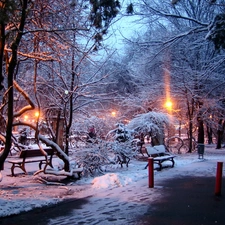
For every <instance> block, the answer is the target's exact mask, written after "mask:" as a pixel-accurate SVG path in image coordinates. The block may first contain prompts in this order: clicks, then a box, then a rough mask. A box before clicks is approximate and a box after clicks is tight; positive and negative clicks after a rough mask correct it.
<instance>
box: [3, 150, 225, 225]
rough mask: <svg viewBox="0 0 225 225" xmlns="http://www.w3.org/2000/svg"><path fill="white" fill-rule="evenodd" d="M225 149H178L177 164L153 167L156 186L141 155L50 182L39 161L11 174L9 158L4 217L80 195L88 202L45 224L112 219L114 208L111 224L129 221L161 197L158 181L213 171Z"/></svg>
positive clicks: (80, 222)
mask: <svg viewBox="0 0 225 225" xmlns="http://www.w3.org/2000/svg"><path fill="white" fill-rule="evenodd" d="M80 150H81V149H78V150H77V151H80ZM224 153H225V149H223V150H219V151H218V150H215V146H212V147H211V146H210V147H206V149H205V154H204V158H203V159H199V158H198V154H197V152H195V153H192V154H182V155H176V157H175V166H174V168H170V167H168V168H164V169H163V170H162V171H157V170H154V187H153V188H149V187H148V169H144V167H145V165H146V161H143V160H137V159H132V160H131V162H130V164H129V167H128V168H126V167H124V168H121V167H120V166H118V165H113V166H107V167H105V168H104V169H105V172H104V174H103V175H101V174H99V175H96V176H95V177H88V178H85V177H82V178H81V179H80V180H78V181H71V182H69V183H67V184H60V183H59V182H57V180H55V179H60V177H59V178H56V177H54V180H52V179H53V178H52V179H51V177H49V176H48V185H46V184H43V182H42V181H43V179H44V178H46V175H43V174H39V175H37V176H33V175H32V174H33V172H34V171H36V170H37V164H36V163H30V164H27V170H28V171H29V174H28V175H23V174H22V173H21V174H20V171H19V170H17V173H18V174H19V175H17V176H16V177H11V176H10V165H9V164H8V163H6V164H5V170H4V171H2V175H3V180H2V181H1V182H0V196H1V197H0V205H1V207H0V218H1V217H5V216H8V215H13V214H19V213H21V212H24V211H30V210H32V209H35V208H41V207H43V206H51V205H54V204H57V203H60V202H62V201H65V200H69V199H74V198H76V199H88V203H86V204H84V205H82V206H81V207H77V208H76V210H75V211H72V212H69V213H70V214H69V216H68V215H65V216H64V215H55V216H54V218H51V219H49V221H48V223H46V224H104V225H105V224H108V223H107V222H109V221H110V218H109V215H112V214H115V213H116V214H117V220H116V221H113V223H110V224H130V222H131V220H132V217H136V216H138V215H141V214H143V212H144V211H145V210H147V208H148V207H149V205H150V204H151V202H154V200H155V199H159V198H160V197H161V194H160V190H161V189H162V187H161V186H160V185H159V184H160V181H162V180H165V179H169V178H171V177H174V176H184V175H186V174H187V173H188V174H189V175H193V176H215V170H216V163H217V162H218V161H221V159H222V158H221V157H222V156H223V157H224ZM167 163H168V165H170V164H171V163H170V162H164V164H163V165H164V166H165V165H166V164H167ZM58 164H59V162H58V160H55V161H54V166H55V167H57V165H58ZM157 166H158V165H155V168H156V167H157ZM137 206H138V207H137ZM124 211H126V212H127V214H126V215H132V216H131V217H130V216H129V217H128V216H126V215H123V214H122V212H124ZM118 218H119V219H118ZM68 220H69V221H68ZM62 221H63V222H62ZM90 221H92V223H90Z"/></svg>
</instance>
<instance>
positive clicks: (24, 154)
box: [19, 148, 54, 158]
mask: <svg viewBox="0 0 225 225" xmlns="http://www.w3.org/2000/svg"><path fill="white" fill-rule="evenodd" d="M44 150H45V152H46V153H47V154H48V155H53V154H54V150H53V149H52V148H46V149H45V148H44ZM38 156H44V155H43V154H42V152H41V150H40V149H26V150H22V151H21V152H20V155H19V157H20V158H29V157H38Z"/></svg>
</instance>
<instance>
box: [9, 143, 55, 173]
mask: <svg viewBox="0 0 225 225" xmlns="http://www.w3.org/2000/svg"><path fill="white" fill-rule="evenodd" d="M44 150H45V152H46V153H47V160H46V157H45V156H44V155H43V154H42V152H41V150H40V149H25V150H22V151H21V152H20V154H19V156H18V158H15V159H9V160H7V161H8V162H9V163H11V164H12V166H11V173H12V176H15V173H14V169H15V168H16V167H18V168H20V169H21V170H23V171H24V173H25V174H27V171H26V168H25V164H26V163H34V162H39V169H41V167H42V164H48V165H49V166H51V167H53V166H52V158H53V155H54V150H53V149H52V148H48V147H46V148H44Z"/></svg>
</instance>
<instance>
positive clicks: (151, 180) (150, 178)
mask: <svg viewBox="0 0 225 225" xmlns="http://www.w3.org/2000/svg"><path fill="white" fill-rule="evenodd" d="M148 186H149V188H153V187H154V163H153V158H152V157H149V158H148Z"/></svg>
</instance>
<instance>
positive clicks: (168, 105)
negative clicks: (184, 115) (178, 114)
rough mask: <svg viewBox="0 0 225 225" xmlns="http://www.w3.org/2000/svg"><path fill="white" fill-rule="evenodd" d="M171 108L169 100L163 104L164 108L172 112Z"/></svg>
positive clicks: (171, 104)
mask: <svg viewBox="0 0 225 225" xmlns="http://www.w3.org/2000/svg"><path fill="white" fill-rule="evenodd" d="M172 106H173V103H172V102H171V101H170V100H167V101H166V103H165V107H166V108H167V109H168V110H169V111H171V110H172Z"/></svg>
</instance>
